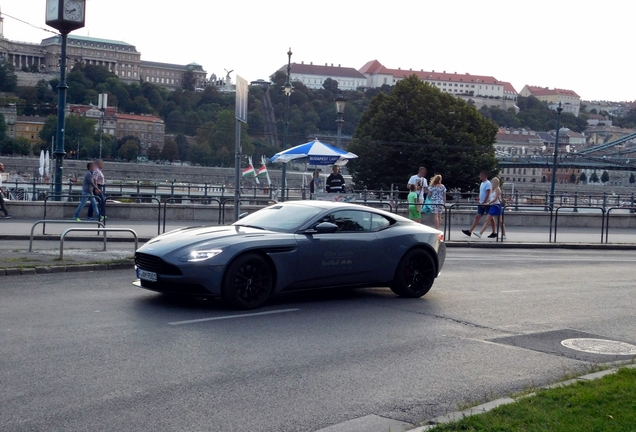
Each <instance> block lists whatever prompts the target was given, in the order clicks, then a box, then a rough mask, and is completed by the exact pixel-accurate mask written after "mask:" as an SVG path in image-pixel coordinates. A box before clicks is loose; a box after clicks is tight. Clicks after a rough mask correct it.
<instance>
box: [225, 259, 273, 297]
mask: <svg viewBox="0 0 636 432" xmlns="http://www.w3.org/2000/svg"><path fill="white" fill-rule="evenodd" d="M273 289H274V272H273V271H272V267H271V265H270V264H269V262H268V261H267V260H266V259H265V258H264V257H262V256H261V255H259V254H255V253H250V254H245V255H241V256H239V257H238V258H236V259H235V260H234V261H232V263H231V264H230V265H229V267H228V269H227V272H226V274H225V280H224V283H223V294H224V297H225V298H226V299H227V301H229V302H230V304H231V305H232V306H233V307H235V308H237V309H255V308H257V307H260V306H262V305H263V303H265V302H266V301H267V299H268V298H269V296H270V295H271V293H272V290H273Z"/></svg>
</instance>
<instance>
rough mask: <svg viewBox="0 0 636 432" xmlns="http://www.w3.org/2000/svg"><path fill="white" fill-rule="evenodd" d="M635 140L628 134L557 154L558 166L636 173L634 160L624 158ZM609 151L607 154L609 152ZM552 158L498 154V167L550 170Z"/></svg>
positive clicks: (635, 146) (632, 149)
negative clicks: (575, 150)
mask: <svg viewBox="0 0 636 432" xmlns="http://www.w3.org/2000/svg"><path fill="white" fill-rule="evenodd" d="M635 141H636V133H631V134H628V135H625V136H623V137H621V138H619V139H616V140H614V141H610V142H607V143H604V144H599V145H596V146H593V147H588V148H586V149H582V150H579V151H577V152H571V153H570V152H565V151H563V152H561V153H559V156H558V166H559V168H572V169H591V170H608V171H636V157H634V158H629V157H628V156H626V155H630V154H635V153H636V143H634V142H635ZM630 143H631V145H630ZM621 147H622V148H621ZM612 150H614V151H612ZM608 151H610V152H609V153H608ZM552 158H553V154H552V153H543V154H537V155H522V156H509V155H503V154H500V153H499V154H497V161H498V165H499V167H500V168H543V169H550V168H552Z"/></svg>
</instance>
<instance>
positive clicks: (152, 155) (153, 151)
mask: <svg viewBox="0 0 636 432" xmlns="http://www.w3.org/2000/svg"><path fill="white" fill-rule="evenodd" d="M147 155H148V159H150V160H151V161H155V160H159V158H160V157H161V149H160V148H159V146H158V145H157V144H153V145H151V146H150V148H149V149H148V152H147Z"/></svg>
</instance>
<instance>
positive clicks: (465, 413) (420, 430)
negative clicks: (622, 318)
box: [405, 364, 636, 432]
mask: <svg viewBox="0 0 636 432" xmlns="http://www.w3.org/2000/svg"><path fill="white" fill-rule="evenodd" d="M620 368H629V369H634V368H636V364H627V365H623V366H621V367H620ZM620 368H619V367H614V368H611V369H606V370H603V371H600V372H593V373H590V374H586V375H582V376H580V377H577V378H574V379H569V380H567V381H561V382H558V383H554V384H549V385H545V386H541V387H539V388H538V389H537V390H549V389H552V388H559V387H566V386H569V385H572V384H575V383H577V382H581V381H592V380H596V379H600V378H603V377H604V376H607V375H612V374H615V373H616V372H618V369H620ZM534 394H535V393H534V392H532V393H529V394H526V395H522V396H518V397H516V398H510V397H504V398H500V399H495V400H493V401H490V402H486V403H484V404H481V405H477V406H474V407H472V408H468V409H465V410H462V411H455V412H452V413H449V414H446V415H443V416H439V417H435V418H434V419H432V420H429V421H428V423H429V424H428V425H425V426H419V427H416V428H415V429H409V430H407V431H405V432H424V431H427V430H430V429H433V428H435V427H437V426H439V425H443V424H447V423H452V422H455V421H458V420H461V419H463V418H464V417H470V416H472V415H477V414H483V413H486V412H488V411H490V410H492V409H495V408H497V407H498V406H501V405H507V404H511V403H515V402H516V401H518V400H520V399H524V398H527V397H532V396H534Z"/></svg>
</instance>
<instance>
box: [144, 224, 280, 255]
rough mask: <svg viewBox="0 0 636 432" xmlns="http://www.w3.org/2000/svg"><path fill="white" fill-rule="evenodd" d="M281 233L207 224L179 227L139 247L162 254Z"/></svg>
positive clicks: (148, 251)
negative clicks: (203, 225) (196, 246)
mask: <svg viewBox="0 0 636 432" xmlns="http://www.w3.org/2000/svg"><path fill="white" fill-rule="evenodd" d="M272 235H274V236H276V235H281V233H277V232H274V231H267V230H262V229H258V228H249V227H236V226H219V227H215V226H206V227H188V228H179V229H176V230H173V231H169V232H167V233H164V234H161V235H159V236H157V237H155V238H153V239H151V240H150V241H148V242H147V243H146V244H144V245H143V246H142V247H141V248H139V249H138V251H139V252H145V253H151V254H153V255H161V254H165V253H169V252H172V251H176V250H179V249H181V248H183V247H189V248H191V247H192V246H195V245H203V244H206V245H207V244H209V245H211V246H219V247H220V246H222V245H227V244H235V243H237V242H240V241H241V240H247V239H251V238H258V237H269V236H272Z"/></svg>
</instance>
